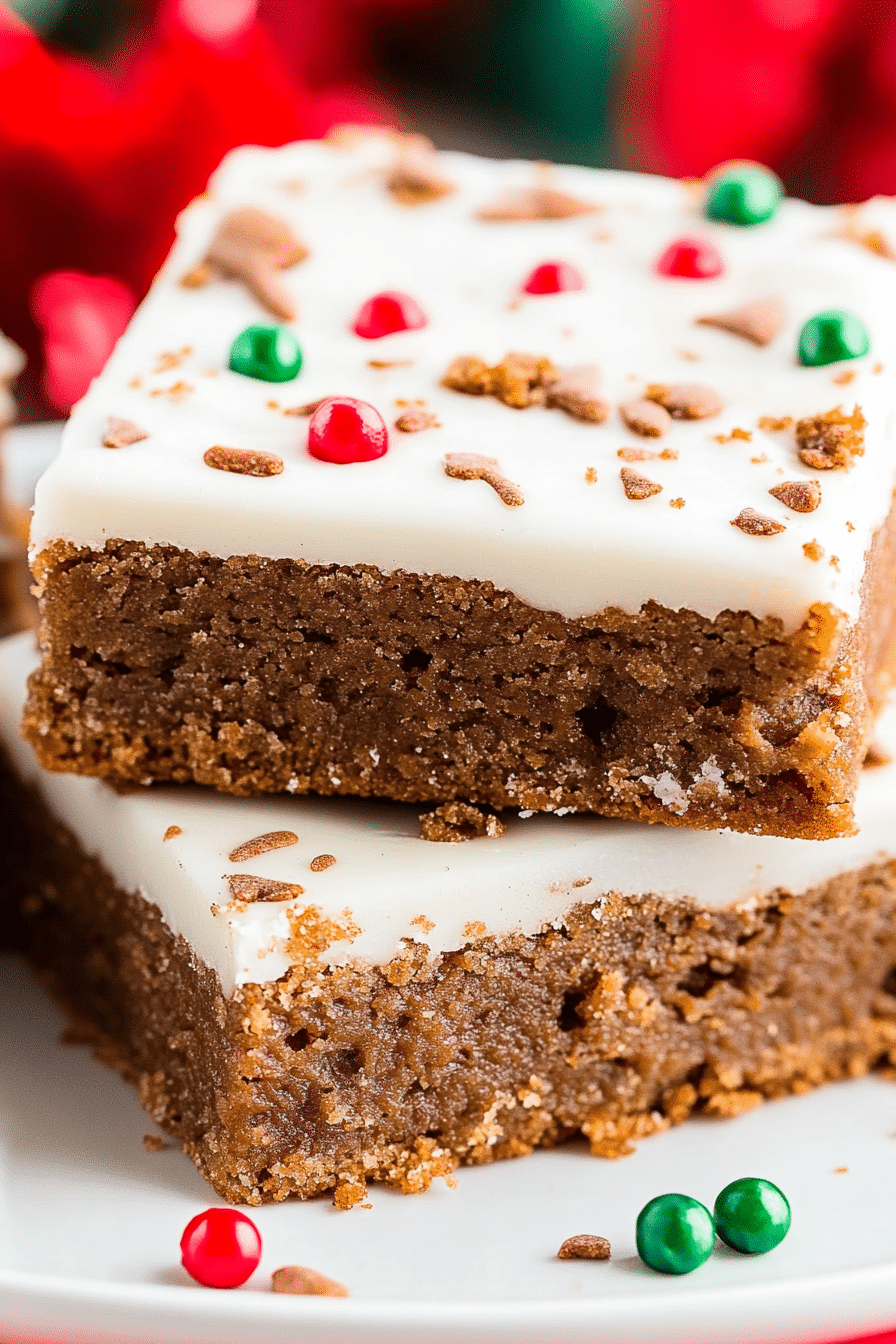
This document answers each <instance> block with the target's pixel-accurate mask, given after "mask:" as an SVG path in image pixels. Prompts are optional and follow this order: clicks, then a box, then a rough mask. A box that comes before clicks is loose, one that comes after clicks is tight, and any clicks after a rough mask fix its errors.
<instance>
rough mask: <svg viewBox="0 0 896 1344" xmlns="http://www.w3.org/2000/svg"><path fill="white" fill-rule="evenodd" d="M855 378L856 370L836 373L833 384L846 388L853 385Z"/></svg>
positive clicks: (832, 380)
mask: <svg viewBox="0 0 896 1344" xmlns="http://www.w3.org/2000/svg"><path fill="white" fill-rule="evenodd" d="M855 376H856V371H855V369H844V370H843V372H842V373H835V374H834V376H833V378H832V379H831V382H832V383H839V384H841V386H844V387H845V386H846V384H847V383H851V382H853V381H854V379H855Z"/></svg>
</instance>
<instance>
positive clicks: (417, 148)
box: [386, 136, 457, 206]
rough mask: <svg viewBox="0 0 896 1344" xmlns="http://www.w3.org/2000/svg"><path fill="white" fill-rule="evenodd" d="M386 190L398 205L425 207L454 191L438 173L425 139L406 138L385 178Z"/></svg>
mask: <svg viewBox="0 0 896 1344" xmlns="http://www.w3.org/2000/svg"><path fill="white" fill-rule="evenodd" d="M386 190H387V191H388V193H389V195H390V196H391V197H392V199H393V200H394V201H396V202H397V203H398V204H399V205H407V206H415V205H426V204H428V203H429V202H430V201H438V200H441V198H442V197H443V196H450V195H451V193H452V192H454V191H456V190H457V186H456V184H455V183H454V182H450V181H449V180H448V178H446V177H443V176H442V175H441V173H440V172H439V171H438V159H437V158H436V156H435V153H434V152H433V147H432V143H431V141H429V140H427V139H426V137H425V136H406V137H405V139H404V140H403V141H401V142H400V143H399V146H398V156H397V158H396V160H395V163H394V165H393V166H392V168H390V170H389V172H388V174H387V175H386Z"/></svg>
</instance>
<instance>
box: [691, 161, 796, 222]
mask: <svg viewBox="0 0 896 1344" xmlns="http://www.w3.org/2000/svg"><path fill="white" fill-rule="evenodd" d="M783 195H784V188H783V186H782V185H781V179H780V178H778V177H776V176H775V174H774V173H773V172H772V171H771V169H770V168H763V167H761V166H760V165H759V164H751V163H748V164H740V165H739V166H737V167H732V168H729V169H728V170H727V171H726V172H724V173H720V174H719V176H718V177H717V178H715V179H714V181H713V183H712V185H711V186H710V188H709V194H708V196H707V198H706V206H705V211H706V215H707V217H708V218H709V219H718V220H720V221H721V222H722V223H723V224H739V225H741V227H749V226H751V225H753V224H764V223H765V222H766V220H769V219H771V218H772V216H773V215H774V214H775V212H776V211H777V209H778V206H779V205H780V204H781V199H782V197H783Z"/></svg>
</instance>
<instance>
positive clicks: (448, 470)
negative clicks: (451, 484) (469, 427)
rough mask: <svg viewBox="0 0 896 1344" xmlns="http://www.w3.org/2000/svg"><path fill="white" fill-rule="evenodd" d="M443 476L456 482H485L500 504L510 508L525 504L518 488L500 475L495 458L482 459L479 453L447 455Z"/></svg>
mask: <svg viewBox="0 0 896 1344" xmlns="http://www.w3.org/2000/svg"><path fill="white" fill-rule="evenodd" d="M445 475H446V476H452V477H454V479H455V480H458V481H485V483H486V485H490V486H491V487H492V489H493V490H494V492H495V494H496V495H497V496H498V498H499V499H500V500H501V502H502V503H504V504H507V505H508V506H509V507H510V508H517V507H518V506H519V505H520V504H524V503H525V499H524V497H523V492H522V490H521V489H520V488H519V486H518V485H514V484H513V482H512V481H508V479H507V477H506V476H502V475H501V470H500V467H499V465H498V459H497V458H495V457H483V455H482V454H481V453H447V454H446V455H445Z"/></svg>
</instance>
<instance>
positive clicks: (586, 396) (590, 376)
mask: <svg viewBox="0 0 896 1344" xmlns="http://www.w3.org/2000/svg"><path fill="white" fill-rule="evenodd" d="M599 386H600V370H599V369H598V367H597V365H596V364H585V365H582V367H581V368H578V369H570V370H569V371H568V372H566V373H561V375H560V377H559V378H558V379H557V380H556V382H553V383H551V384H550V385H549V386H548V388H547V399H546V404H547V405H548V406H549V407H551V408H552V409H555V410H559V411H565V412H566V414H567V415H571V416H572V417H573V419H574V420H586V421H588V422H589V423H590V424H594V425H601V424H603V422H604V421H605V420H606V419H608V417H609V414H610V407H609V405H608V403H607V402H606V401H604V400H603V398H602V397H600V396H598V387H599Z"/></svg>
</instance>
